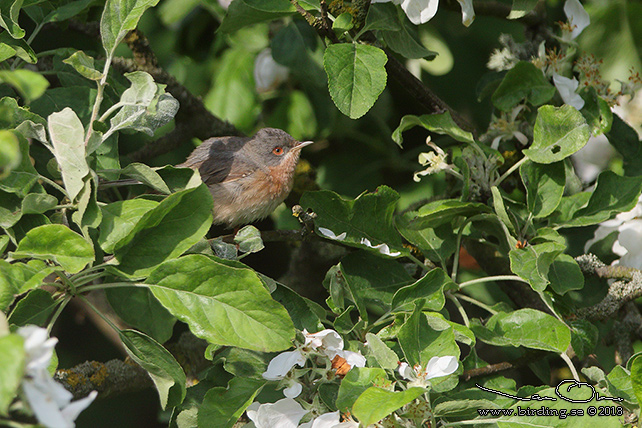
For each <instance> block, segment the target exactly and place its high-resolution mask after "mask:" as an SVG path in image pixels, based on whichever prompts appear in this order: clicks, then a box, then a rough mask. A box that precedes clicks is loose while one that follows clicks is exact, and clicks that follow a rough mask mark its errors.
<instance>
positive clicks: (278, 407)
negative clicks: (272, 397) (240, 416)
mask: <svg viewBox="0 0 642 428" xmlns="http://www.w3.org/2000/svg"><path fill="white" fill-rule="evenodd" d="M306 413H308V410H305V409H304V408H303V407H301V405H300V404H299V403H297V402H296V401H294V400H293V399H291V398H283V399H281V400H279V401H277V402H276V403H267V404H260V403H252V404H251V405H250V406H249V407H248V408H247V417H248V418H250V420H252V422H254V425H255V426H256V428H296V427H297V425H298V424H299V421H300V420H301V418H302V417H303V416H305V414H306Z"/></svg>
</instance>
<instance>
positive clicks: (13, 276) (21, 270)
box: [0, 260, 53, 310]
mask: <svg viewBox="0 0 642 428" xmlns="http://www.w3.org/2000/svg"><path fill="white" fill-rule="evenodd" d="M51 272H53V267H50V266H47V265H45V264H44V263H43V262H41V261H39V260H32V261H30V262H28V263H26V264H25V263H9V262H7V261H6V260H0V309H1V310H5V309H6V308H7V306H9V305H10V304H11V302H13V299H14V297H15V296H16V295H18V294H21V293H24V292H25V291H28V290H30V289H32V288H35V287H37V286H38V285H40V283H41V282H42V280H43V279H44V278H45V277H46V276H47V275H49V274H50V273H51Z"/></svg>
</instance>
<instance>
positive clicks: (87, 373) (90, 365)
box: [54, 359, 154, 399]
mask: <svg viewBox="0 0 642 428" xmlns="http://www.w3.org/2000/svg"><path fill="white" fill-rule="evenodd" d="M54 379H55V380H56V381H58V382H60V383H61V384H62V386H64V387H65V389H67V390H68V391H69V392H71V393H72V394H73V396H74V399H79V398H83V397H86V396H87V395H89V393H90V392H91V391H98V396H99V397H101V398H105V397H109V396H112V395H117V394H122V393H125V392H133V391H140V390H142V389H146V388H149V387H151V386H154V383H153V382H152V379H151V378H150V377H149V374H148V373H147V371H146V370H145V369H143V368H142V367H141V366H139V365H138V364H136V363H134V362H133V361H131V360H129V359H127V360H125V361H121V360H110V361H107V362H106V363H99V362H98V361H85V362H84V363H82V364H79V365H77V366H75V367H72V368H70V369H62V370H58V371H57V372H56V374H55V375H54Z"/></svg>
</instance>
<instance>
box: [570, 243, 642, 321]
mask: <svg viewBox="0 0 642 428" xmlns="http://www.w3.org/2000/svg"><path fill="white" fill-rule="evenodd" d="M575 260H576V261H577V263H578V265H579V266H580V269H581V270H582V272H584V273H585V274H589V275H595V276H597V277H599V278H605V279H617V281H615V282H614V283H612V284H611V285H610V286H609V291H608V293H607V295H606V297H604V299H602V301H601V302H600V303H598V304H596V305H594V306H590V307H588V308H580V309H578V310H577V312H576V315H577V316H578V317H579V318H585V319H588V320H604V319H607V318H610V317H612V316H613V315H614V314H615V313H616V312H617V311H619V310H620V308H621V307H622V306H624V304H626V303H627V302H630V301H632V300H634V299H637V298H638V297H641V296H642V271H640V270H639V269H634V268H628V267H624V266H606V265H605V264H604V263H602V262H601V261H600V260H599V259H598V258H597V257H596V256H595V255H594V254H585V255H582V256H579V257H576V258H575Z"/></svg>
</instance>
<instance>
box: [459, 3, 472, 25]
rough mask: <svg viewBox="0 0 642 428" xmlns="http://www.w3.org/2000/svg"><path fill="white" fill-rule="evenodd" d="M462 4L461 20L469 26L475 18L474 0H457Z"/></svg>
mask: <svg viewBox="0 0 642 428" xmlns="http://www.w3.org/2000/svg"><path fill="white" fill-rule="evenodd" d="M457 1H458V2H459V4H460V5H461V22H462V23H463V24H464V25H465V26H466V27H468V26H469V25H470V24H472V23H473V21H474V20H475V9H474V8H473V0H457Z"/></svg>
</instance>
